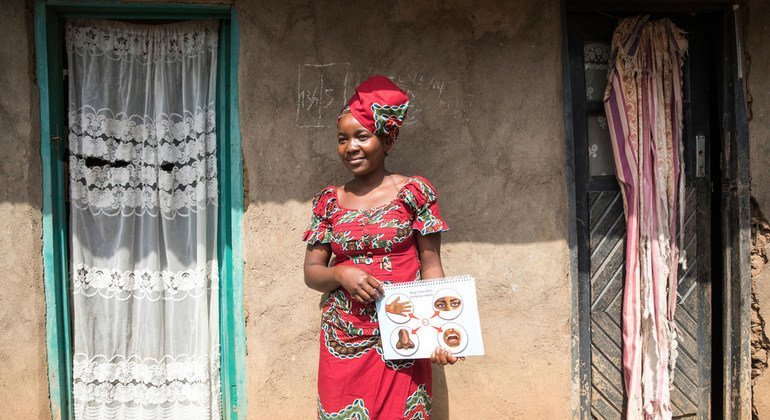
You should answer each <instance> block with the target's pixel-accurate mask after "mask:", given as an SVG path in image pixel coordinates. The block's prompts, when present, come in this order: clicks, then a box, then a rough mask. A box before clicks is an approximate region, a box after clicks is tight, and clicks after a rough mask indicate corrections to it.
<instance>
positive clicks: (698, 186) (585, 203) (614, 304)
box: [568, 13, 712, 419]
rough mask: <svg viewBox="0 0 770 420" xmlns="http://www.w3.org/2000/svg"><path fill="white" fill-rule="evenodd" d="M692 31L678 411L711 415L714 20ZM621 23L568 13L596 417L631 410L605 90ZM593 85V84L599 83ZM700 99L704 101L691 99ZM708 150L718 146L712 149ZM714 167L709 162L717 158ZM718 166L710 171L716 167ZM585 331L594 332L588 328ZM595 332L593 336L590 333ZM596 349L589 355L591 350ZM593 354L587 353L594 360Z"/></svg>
mask: <svg viewBox="0 0 770 420" xmlns="http://www.w3.org/2000/svg"><path fill="white" fill-rule="evenodd" d="M676 23H677V25H679V26H680V27H682V28H683V29H685V30H686V31H687V32H688V38H689V42H690V50H689V55H688V59H687V61H686V63H685V71H684V73H685V81H684V83H685V86H684V95H685V98H684V106H685V109H684V112H685V131H684V138H685V168H686V186H685V206H686V207H685V216H684V220H685V222H684V228H683V229H682V234H683V235H684V246H683V249H684V250H685V252H686V255H687V260H688V264H687V269H686V270H680V273H679V283H678V287H677V292H678V293H677V295H678V296H677V298H678V299H677V312H676V316H675V322H676V325H677V328H678V331H679V332H678V347H677V353H678V358H677V364H676V370H675V372H674V379H673V386H672V387H671V402H672V405H673V407H672V408H673V411H674V417H675V418H708V417H709V415H710V409H711V408H710V397H711V394H710V393H711V323H712V320H711V306H712V297H711V285H710V282H711V249H710V231H711V227H710V217H709V216H710V211H711V191H710V189H711V182H710V178H709V176H708V173H706V174H703V175H704V176H701V177H698V176H696V171H695V170H694V168H695V164H696V162H695V159H696V157H697V153H696V151H695V135H696V134H704V135H707V136H710V134H711V131H710V115H709V113H710V111H709V106H708V103H709V92H708V83H709V73H708V54H706V53H704V51H705V50H706V48H704V47H707V42H708V37H707V36H704V33H705V32H704V31H705V30H706V28H707V27H708V19H707V18H702V17H700V16H698V15H695V16H685V17H680V18H678V19H676ZM616 24H617V20H615V19H613V18H611V17H609V16H606V15H600V14H596V13H581V14H570V15H568V43H569V45H568V48H569V60H570V65H569V68H570V73H571V74H570V79H571V85H572V99H573V102H572V106H573V114H572V115H573V127H574V141H575V143H574V147H575V184H576V186H575V192H576V211H577V230H578V232H577V234H578V235H577V238H578V268H579V283H580V288H581V289H584V290H585V289H586V288H587V289H588V290H585V292H584V293H580V296H590V299H585V298H582V299H579V308H578V310H579V311H580V314H581V316H580V320H581V323H589V324H590V326H589V328H588V332H589V337H583V336H581V341H582V342H583V343H585V344H586V345H583V346H581V347H582V348H587V349H589V351H588V352H585V351H584V352H583V354H581V357H583V358H585V359H587V360H586V361H590V363H586V364H584V365H583V366H590V374H589V375H588V377H589V383H590V403H589V404H590V407H584V409H587V410H586V411H590V416H591V417H593V418H598V419H619V418H623V417H624V406H625V402H624V399H625V392H624V386H623V376H622V375H623V374H622V372H623V370H622V334H621V310H622V303H623V299H622V297H623V296H622V295H623V282H624V262H625V228H626V226H625V216H624V213H623V199H622V196H621V194H620V189H619V186H618V184H617V181H616V180H615V178H614V176H613V171H614V168H613V166H612V155H611V149H610V148H609V144H608V138H609V135H608V133H607V127H606V120H605V119H604V110H603V103H602V102H601V98H602V95H596V92H595V90H596V89H597V88H602V83H601V82H600V80H601V78H602V76H601V72H602V71H603V72H604V73H603V74H604V75H606V71H607V70H606V66H604V68H602V62H603V61H604V62H606V59H608V58H609V57H608V55H607V54H604V51H606V50H607V49H608V47H609V43H610V39H611V36H612V31H613V30H614V28H615V26H616ZM592 87H593V88H592ZM693 101H695V105H694V106H691V105H692V104H693ZM703 153H704V157H705V154H706V153H708V150H704V151H703ZM707 166H708V165H707ZM707 172H708V171H707ZM583 331H586V330H585V329H583ZM583 335H585V334H583ZM585 353H588V354H585ZM585 359H584V360H585Z"/></svg>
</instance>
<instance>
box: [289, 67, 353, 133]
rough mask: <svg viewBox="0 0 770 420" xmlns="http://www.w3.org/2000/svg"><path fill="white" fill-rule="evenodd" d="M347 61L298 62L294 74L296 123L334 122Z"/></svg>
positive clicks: (340, 103) (342, 93) (342, 102)
mask: <svg viewBox="0 0 770 420" xmlns="http://www.w3.org/2000/svg"><path fill="white" fill-rule="evenodd" d="M348 67H350V64H349V63H328V64H300V66H299V72H298V74H297V126H299V127H318V128H322V127H325V126H326V125H329V124H332V123H336V121H337V117H338V116H339V113H340V111H341V110H342V107H343V106H344V105H345V101H346V100H347V98H346V91H345V86H346V85H347V76H348Z"/></svg>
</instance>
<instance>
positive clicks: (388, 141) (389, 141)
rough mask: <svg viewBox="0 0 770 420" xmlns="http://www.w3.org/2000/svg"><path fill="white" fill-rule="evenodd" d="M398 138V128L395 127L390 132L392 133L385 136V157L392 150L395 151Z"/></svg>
mask: <svg viewBox="0 0 770 420" xmlns="http://www.w3.org/2000/svg"><path fill="white" fill-rule="evenodd" d="M396 138H398V127H394V128H392V129H391V130H390V132H389V133H388V134H387V135H386V136H385V143H384V146H385V155H386V156H387V154H388V153H389V152H390V150H391V149H393V146H394V145H395V144H396Z"/></svg>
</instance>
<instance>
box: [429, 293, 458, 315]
mask: <svg viewBox="0 0 770 420" xmlns="http://www.w3.org/2000/svg"><path fill="white" fill-rule="evenodd" d="M462 304H463V301H462V300H460V298H458V297H455V296H442V297H440V298H438V299H436V301H435V302H433V307H434V308H435V309H436V310H437V311H442V312H443V311H454V310H455V309H460V306H462Z"/></svg>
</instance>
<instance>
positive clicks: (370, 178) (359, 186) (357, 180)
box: [350, 168, 390, 192]
mask: <svg viewBox="0 0 770 420" xmlns="http://www.w3.org/2000/svg"><path fill="white" fill-rule="evenodd" d="M388 175H390V172H388V171H387V170H385V168H381V169H379V170H375V171H372V172H369V173H368V174H365V175H360V176H356V177H354V178H353V180H352V181H351V182H350V184H351V185H350V186H351V187H353V188H354V189H356V190H359V191H361V192H368V191H371V190H373V189H375V188H377V187H379V186H380V185H382V182H383V181H384V180H385V177H386V176H388Z"/></svg>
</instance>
